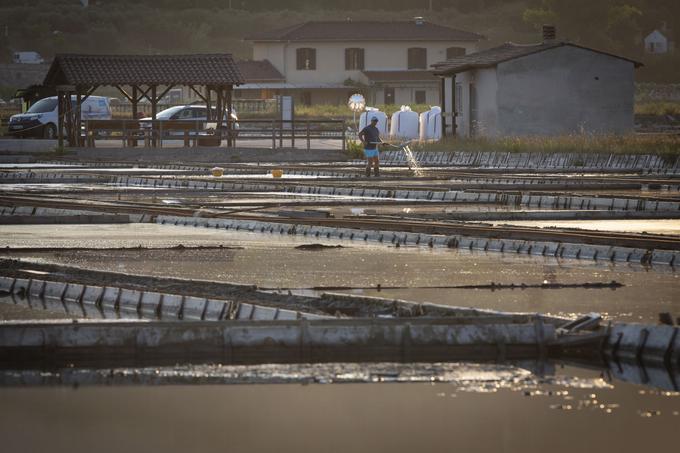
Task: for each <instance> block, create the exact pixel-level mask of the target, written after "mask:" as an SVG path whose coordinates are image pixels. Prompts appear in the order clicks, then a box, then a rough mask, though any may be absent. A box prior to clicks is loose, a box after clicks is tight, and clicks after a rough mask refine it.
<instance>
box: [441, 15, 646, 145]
mask: <svg viewBox="0 0 680 453" xmlns="http://www.w3.org/2000/svg"><path fill="white" fill-rule="evenodd" d="M547 38H548V39H545V40H544V42H543V43H540V44H530V45H519V44H512V43H508V44H504V45H502V46H499V47H495V48H492V49H487V50H484V51H481V52H476V53H472V54H469V55H465V56H462V57H457V58H453V59H450V60H447V61H444V62H441V63H437V64H436V65H435V71H434V73H435V74H436V75H438V76H440V77H443V78H444V82H443V83H444V88H445V89H444V99H443V101H442V105H443V109H444V112H445V115H444V120H445V123H446V124H447V127H446V129H445V132H446V133H447V134H450V133H451V132H452V128H451V118H452V117H451V115H450V113H449V114H448V115H447V114H446V113H447V112H452V111H455V118H456V119H455V122H456V123H455V124H456V128H455V133H456V135H459V136H463V137H474V136H487V137H500V136H522V135H562V134H572V133H580V132H593V133H626V132H630V131H632V129H633V98H634V91H635V89H634V78H635V77H634V72H635V68H636V67H639V66H641V65H642V64H641V63H638V62H636V61H633V60H629V59H627V58H623V57H620V56H616V55H611V54H608V53H605V52H600V51H597V50H594V49H590V48H587V47H583V46H579V45H576V44H572V43H569V42H560V41H557V40H555V39H554V28H552V32H550V31H548V32H547ZM454 109H455V110H454Z"/></svg>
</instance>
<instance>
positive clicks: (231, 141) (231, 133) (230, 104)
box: [226, 85, 236, 148]
mask: <svg viewBox="0 0 680 453" xmlns="http://www.w3.org/2000/svg"><path fill="white" fill-rule="evenodd" d="M226 95H227V99H226V104H227V134H228V136H227V137H228V138H227V146H228V147H230V148H233V147H235V146H236V137H235V135H236V125H235V124H234V122H233V121H232V118H231V113H232V112H233V111H234V96H233V92H232V86H231V85H228V86H227V92H226Z"/></svg>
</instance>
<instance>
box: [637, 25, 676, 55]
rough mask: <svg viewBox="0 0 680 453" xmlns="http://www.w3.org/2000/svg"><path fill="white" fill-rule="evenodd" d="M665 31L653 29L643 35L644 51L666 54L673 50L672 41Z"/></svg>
mask: <svg viewBox="0 0 680 453" xmlns="http://www.w3.org/2000/svg"><path fill="white" fill-rule="evenodd" d="M667 35H668V32H667V31H666V33H663V32H661V31H660V30H654V31H653V32H651V33H650V34H648V35H647V36H645V39H644V42H645V52H647V53H650V54H667V53H670V52H672V51H673V42H672V41H671V40H670V39H669V37H668V36H667Z"/></svg>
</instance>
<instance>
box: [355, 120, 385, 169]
mask: <svg viewBox="0 0 680 453" xmlns="http://www.w3.org/2000/svg"><path fill="white" fill-rule="evenodd" d="M377 124H378V117H376V116H374V117H372V118H371V124H369V125H368V126H366V127H365V128H363V129H362V130H361V132H359V140H361V143H363V145H364V156H365V157H366V176H371V166H373V169H374V170H373V174H374V175H375V176H376V177H378V176H380V162H379V161H378V144H379V143H382V140H381V139H380V131H379V130H378V128H377V127H376V125H377Z"/></svg>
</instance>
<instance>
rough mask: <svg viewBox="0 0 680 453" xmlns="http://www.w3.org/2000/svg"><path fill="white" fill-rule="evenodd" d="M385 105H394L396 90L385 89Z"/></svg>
mask: <svg viewBox="0 0 680 453" xmlns="http://www.w3.org/2000/svg"><path fill="white" fill-rule="evenodd" d="M385 104H394V88H392V87H385Z"/></svg>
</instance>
